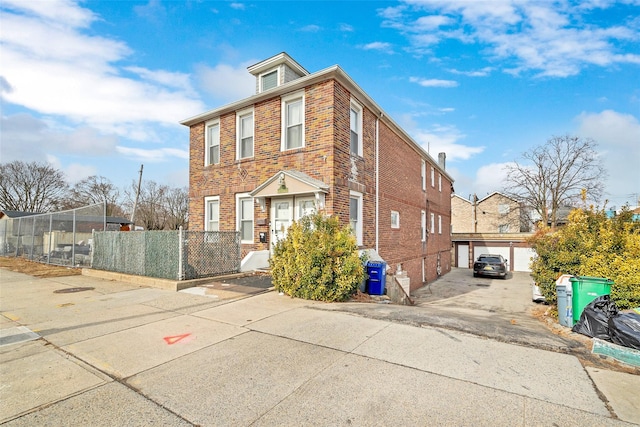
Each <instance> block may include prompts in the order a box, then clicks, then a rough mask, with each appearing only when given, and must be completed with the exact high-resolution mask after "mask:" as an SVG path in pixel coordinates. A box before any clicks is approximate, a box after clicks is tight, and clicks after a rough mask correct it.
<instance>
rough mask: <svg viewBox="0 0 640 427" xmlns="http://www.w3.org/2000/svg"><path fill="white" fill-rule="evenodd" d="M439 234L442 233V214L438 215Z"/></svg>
mask: <svg viewBox="0 0 640 427" xmlns="http://www.w3.org/2000/svg"><path fill="white" fill-rule="evenodd" d="M438 234H442V215H438Z"/></svg>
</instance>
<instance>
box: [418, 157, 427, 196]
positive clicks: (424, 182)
mask: <svg viewBox="0 0 640 427" xmlns="http://www.w3.org/2000/svg"><path fill="white" fill-rule="evenodd" d="M420 166H421V168H420V174H421V176H422V191H426V190H427V162H426V161H425V160H424V159H422V164H421V165H420Z"/></svg>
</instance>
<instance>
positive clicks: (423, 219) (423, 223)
mask: <svg viewBox="0 0 640 427" xmlns="http://www.w3.org/2000/svg"><path fill="white" fill-rule="evenodd" d="M420 240H421V241H423V242H424V241H426V240H427V213H426V212H425V211H422V215H421V216H420Z"/></svg>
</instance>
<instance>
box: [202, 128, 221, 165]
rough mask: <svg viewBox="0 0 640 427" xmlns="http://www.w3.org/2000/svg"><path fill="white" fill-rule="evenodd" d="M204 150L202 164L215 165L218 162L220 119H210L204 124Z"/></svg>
mask: <svg viewBox="0 0 640 427" xmlns="http://www.w3.org/2000/svg"><path fill="white" fill-rule="evenodd" d="M205 144H206V147H207V148H206V152H205V159H204V165H205V166H208V165H216V164H218V163H220V121H219V120H211V121H208V122H207V123H206V125H205Z"/></svg>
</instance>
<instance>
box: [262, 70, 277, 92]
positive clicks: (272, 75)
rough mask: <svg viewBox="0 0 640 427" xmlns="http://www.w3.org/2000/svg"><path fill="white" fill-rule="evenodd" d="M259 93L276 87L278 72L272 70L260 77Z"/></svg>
mask: <svg viewBox="0 0 640 427" xmlns="http://www.w3.org/2000/svg"><path fill="white" fill-rule="evenodd" d="M260 86H261V88H260V92H264V91H265V90H269V89H273V88H274V87H276V86H278V70H273V71H270V72H268V73H265V74H263V75H261V76H260Z"/></svg>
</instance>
